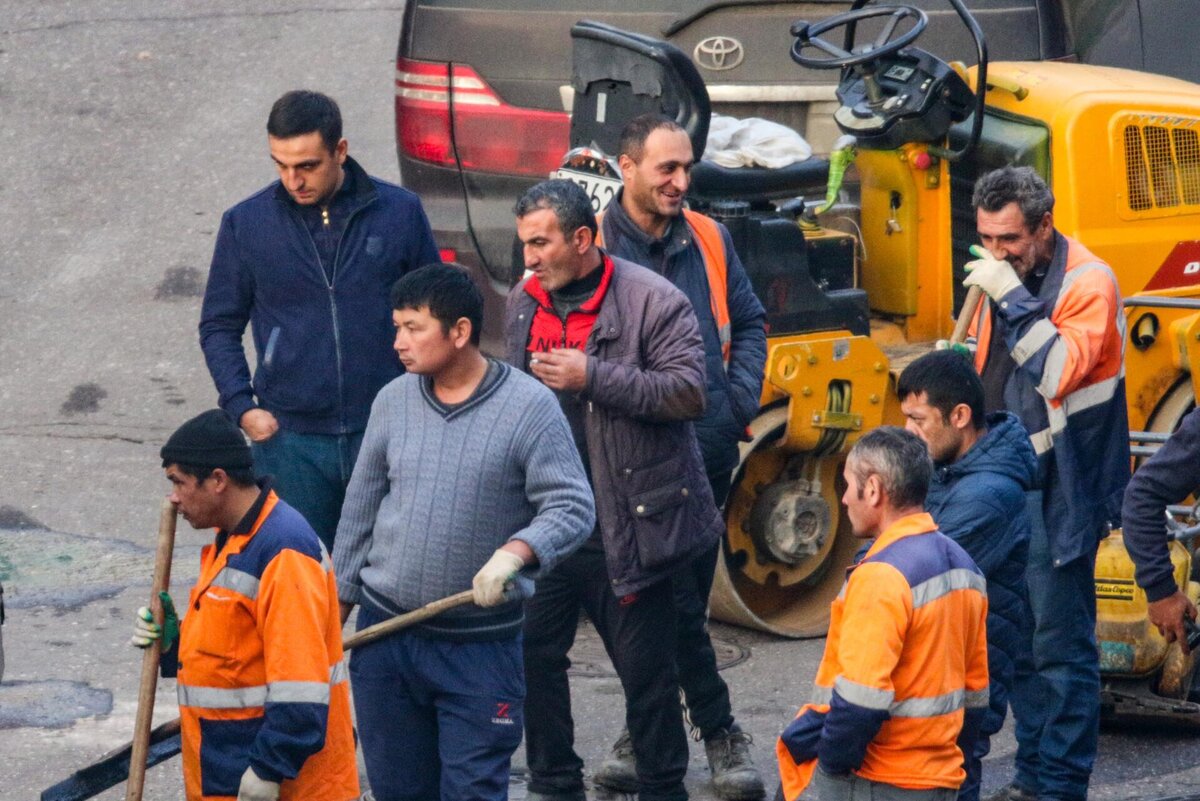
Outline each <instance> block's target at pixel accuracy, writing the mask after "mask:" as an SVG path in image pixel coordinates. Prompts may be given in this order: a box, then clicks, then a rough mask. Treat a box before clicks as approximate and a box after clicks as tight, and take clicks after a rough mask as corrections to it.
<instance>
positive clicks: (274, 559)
mask: <svg viewBox="0 0 1200 801" xmlns="http://www.w3.org/2000/svg"><path fill="white" fill-rule="evenodd" d="M257 505H260V506H261V510H260V511H259V512H258V515H257V518H256V519H255V521H254V524H253V525H252V526H251V527H250V528H249V531H245V532H233V533H231V534H230V535H229V537H228V539H227V541H226V542H225V545H224V547H223V548H222V549H221V551H220V552H219V553H217V551H216V546H215V545H208V546H206V547H205V548H204V550H203V551H202V552H201V569H200V579H199V581H197V582H196V586H195V587H194V588H193V589H192V592H191V596H190V598H189V600H188V609H187V613H186V615H185V616H184V619H183V622H182V625H181V628H180V641H179V671H178V675H177V681H178V693H179V707H180V710H179V711H180V719H181V724H182V734H183V774H184V784H185V787H186V792H187V797H188V801H217V800H218V799H233V798H235V797H236V796H237V792H238V785H239V783H240V781H241V777H242V774H243V773H245V771H246V767H247V766H252V767H253V768H254V771H255V773H257V774H258V775H259V776H260V777H261V778H263V779H267V780H269V781H279V782H281V783H282V784H281V788H280V799H282V801H300V800H301V799H303V801H351V799H356V798H358V795H359V787H358V768H357V765H356V763H355V756H354V734H353V730H352V727H351V726H352V724H351V718H350V692H349V684H348V680H347V670H346V665H345V662H344V661H343V659H342V638H341V628H342V627H341V621H340V618H339V612H338V601H337V588H336V584H335V583H334V577H333V568H332V565H331V563H330V561H329V558H328V556H326V555H325V553H324V550H323V548H322V546H321V544H320V541H319V540H318V539H317V536H316V534H315V533H314V532H313V530H312V527H311V526H309V525H308V523H307V522H306V521H305V520H304V518H303V517H301V516H300V513H299V512H297V511H296V510H295V509H293V508H292V507H290V506H288V505H287V504H286V503H283V502H282V501H280V500H279V499H278V497H277V496H276V495H275V493H274V492H272V491H267V492H265V493H264V496H262V497H261V498H260V500H259V503H258V504H257ZM252 511H253V510H252Z"/></svg>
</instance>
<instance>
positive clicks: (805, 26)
mask: <svg viewBox="0 0 1200 801" xmlns="http://www.w3.org/2000/svg"><path fill="white" fill-rule="evenodd" d="M876 17H888V21H887V22H886V23H885V24H884V26H883V30H882V31H880V32H879V35H878V36H876V37H875V41H874V42H872V43H871V44H869V45H864V46H863V47H855V48H852V49H851V50H846V49H844V48H842V47H838V46H837V45H833V44H830V43H829V42H828V41H826V40H825V39H822V38H821V34H824V33H828V32H829V31H832V30H834V29H837V28H849V30H848V31H847V34H848V35H851V36H852V35H853V32H854V26H856V25H857V24H858V23H859V22H862V21H863V20H867V19H875V18H876ZM909 17H911V18H912V19H913V20H915V22H914V23H913V26H912V28H911V29H910V30H908V31H905V32H904V33H902V34H900V35H899V36H897V37H896V38H894V39H893V38H892V35H893V34H894V33H895V32H896V26H897V25H899V24H900V22H901V21H903V20H905V19H907V18H909ZM927 25H929V17H928V16H927V15H926V14H925V12H924V11H922V10H921V9H919V8H916V7H915V6H901V5H896V6H871V7H869V8H860V9H858V10H857V11H848V12H846V13H845V14H836V15H834V16H832V17H829V18H828V19H824V20H821V21H820V22H814V23H808V22H805V21H803V20H801V21H798V22H795V23H793V24H792V36H795V37H796V41H795V42H793V43H792V60H793V61H795V62H796V63H797V64H799V65H800V66H802V67H808V68H810V69H838V68H841V67H854V66H857V65H859V64H866V63H868V62H872V61H879V60H880V59H882V58H883V57H884V56H890V55H891V54H893V53H895V52H896V51H898V50H900V49H901V48H903V47H906V46H908V45H910V44H912V43H913V41H915V40H916V38H917V37H918V36H920V35H921V33H922V32H923V31H924V30H925V27H926V26H927ZM847 45H849V42H847ZM810 47H812V48H816V49H818V50H822V51H824V52H825V53H828V54H829V56H830V58H813V57H811V56H806V55H804V51H805V49H807V48H810Z"/></svg>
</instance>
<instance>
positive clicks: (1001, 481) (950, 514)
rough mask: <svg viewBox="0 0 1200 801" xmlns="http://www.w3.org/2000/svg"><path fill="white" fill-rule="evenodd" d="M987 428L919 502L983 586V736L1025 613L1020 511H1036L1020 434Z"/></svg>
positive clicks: (1005, 427)
mask: <svg viewBox="0 0 1200 801" xmlns="http://www.w3.org/2000/svg"><path fill="white" fill-rule="evenodd" d="M987 425H988V432H987V433H986V434H984V435H983V437H982V438H980V439H979V440H978V441H977V442H976V443H975V445H974V446H973V447H972V448H971V449H970V450H969V451H967V452H966V454H964V455H963V457H962V458H961V459H959V460H958V461H956V462H952V463H951V464H948V465H938V467H937V470H936V471H935V472H934V476H933V481H932V482H931V483H930V485H929V494H928V495H927V496H926V497H925V511H927V512H929V513H930V514H931V515H933V519H934V520H935V521H936V522H937V525H938V528H939V529H941V531H942V533H943V534H945V535H946V536H947V537H950V538H951V539H952V540H954V541H955V542H957V543H958V544H959V545H961V546H962V548H963V550H964V551H966V552H967V553H968V554H969V555H970V557H971V559H972V560H974V562H975V564H977V565H978V566H979V569H980V570H981V571H983V575H984V577H985V578H986V579H987V596H988V612H987V649H988V675H989V677H990V681H991V684H990V692H989V710H988V714H987V715H985V717H984V721H983V724H982V726H981V731H980V734H981V735H983V736H985V737H986V736H991V735H992V734H995V733H996V732H998V731H999V730H1000V728H1001V726H1002V725H1003V724H1004V713H1005V705H1006V702H1007V698H1008V689H1009V687H1010V686H1011V685H1012V676H1013V667H1014V665H1015V664H1016V658H1017V651H1018V649H1019V648H1020V646H1021V637H1020V627H1021V619H1022V616H1023V614H1024V609H1025V606H1026V600H1025V565H1026V563H1027V561H1028V553H1029V534H1030V525H1031V521H1030V517H1029V513H1028V512H1027V511H1026V510H1027V508H1029V507H1027V504H1032V508H1033V509H1040V508H1041V493H1039V492H1037V491H1036V490H1037V456H1036V454H1035V453H1034V451H1033V445H1032V444H1030V442H1029V434H1028V433H1026V431H1025V427H1024V426H1023V425H1021V421H1020V420H1019V419H1018V418H1017V416H1016V415H1015V414H1013V413H1011V412H997V413H995V414H990V415H988V416H987Z"/></svg>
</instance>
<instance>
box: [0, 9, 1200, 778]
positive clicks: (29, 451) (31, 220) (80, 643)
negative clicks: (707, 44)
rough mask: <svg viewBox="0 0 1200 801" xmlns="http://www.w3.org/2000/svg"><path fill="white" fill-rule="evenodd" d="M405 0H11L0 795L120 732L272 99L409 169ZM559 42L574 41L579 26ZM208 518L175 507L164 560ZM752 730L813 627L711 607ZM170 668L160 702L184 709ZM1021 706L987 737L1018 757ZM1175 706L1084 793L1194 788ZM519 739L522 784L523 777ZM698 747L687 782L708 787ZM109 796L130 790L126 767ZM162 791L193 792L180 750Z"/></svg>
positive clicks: (5, 168)
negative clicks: (176, 526) (734, 618)
mask: <svg viewBox="0 0 1200 801" xmlns="http://www.w3.org/2000/svg"><path fill="white" fill-rule="evenodd" d="M400 13H401V5H400V4H399V3H386V2H369V1H368V0H357V1H355V0H329V2H326V3H321V4H318V3H303V2H284V0H273V1H272V2H234V1H233V0H220V1H213V0H193V1H192V2H183V0H155V2H150V0H126V1H122V2H114V1H113V0H94V1H92V0H88V1H87V2H85V1H84V0H58V1H56V2H47V0H6V2H4V3H3V4H2V6H0V165H2V167H0V232H2V233H0V279H2V280H0V580H2V581H3V582H4V585H5V587H6V589H7V592H8V595H7V600H8V610H9V616H8V622H7V623H6V624H5V626H4V629H3V636H4V645H5V651H6V656H7V670H6V672H5V674H4V681H3V684H0V800H2V801H10V800H11V801H18V800H20V801H25V800H26V799H34V798H37V797H38V795H39V794H40V792H41V790H42V789H44V788H45V787H47V786H49V785H51V784H53V783H54V782H56V781H58V780H59V779H62V778H64V777H65V776H66V775H68V774H69V773H71V772H72V771H73V770H74V769H76V768H77V767H80V766H82V765H85V764H88V763H90V762H92V761H94V760H96V759H97V758H99V757H100V756H102V755H103V754H104V753H105V752H106V751H108V750H109V749H111V748H113V747H115V746H117V745H119V744H121V743H123V742H125V741H127V740H128V739H129V737H130V735H131V733H132V730H133V715H134V709H135V706H136V697H137V677H138V672H139V664H140V658H139V657H140V655H139V654H137V653H135V652H134V651H133V650H132V649H130V648H129V647H128V646H127V645H126V642H127V639H128V629H129V620H130V618H131V616H132V613H133V611H134V610H135V609H136V608H137V607H138V606H141V605H142V604H144V603H146V601H147V598H148V588H149V584H150V577H151V573H152V569H153V550H154V538H155V532H156V528H157V514H158V511H157V510H158V504H159V498H160V496H161V495H162V494H164V493H165V492H166V489H167V488H166V483H165V481H164V480H163V478H162V474H161V470H160V468H159V463H158V459H157V452H158V448H159V446H160V445H161V443H162V441H163V439H164V438H165V437H166V435H167V434H169V433H170V431H172V430H173V429H174V428H175V427H176V426H177V425H178V424H179V423H181V422H182V421H183V420H185V419H187V418H189V417H191V416H192V415H195V414H198V413H199V412H201V411H203V410H205V409H207V408H209V407H211V406H212V405H213V404H214V403H215V400H216V396H215V392H214V390H213V388H212V386H211V384H210V382H209V378H208V375H207V372H206V371H205V369H204V365H203V361H202V359H201V355H200V350H199V348H198V346H197V339H196V320H197V317H198V314H199V299H200V294H201V292H202V290H203V285H204V280H205V275H206V271H207V267H208V262H209V258H210V255H211V250H212V245H213V240H214V235H215V229H216V227H217V224H218V221H219V215H220V214H221V212H222V210H224V209H225V208H226V207H228V206H229V205H231V204H232V203H234V202H236V201H237V200H239V199H240V198H243V197H245V196H246V195H248V194H250V193H251V192H252V191H254V190H256V189H258V188H259V187H260V186H262V185H263V184H265V183H266V182H268V181H270V180H272V179H273V170H272V167H271V163H270V160H269V158H268V155H267V149H266V140H265V135H264V134H265V131H264V125H265V120H266V114H267V110H268V108H269V106H270V104H271V102H272V101H273V100H274V99H275V98H276V97H277V96H279V95H280V94H282V93H283V92H284V91H287V90H289V89H293V88H297V87H309V88H314V89H319V90H322V91H325V92H328V93H330V94H332V95H333V96H334V97H336V98H337V99H338V100H339V101H340V103H341V105H342V110H343V114H344V116H345V123H346V126H345V127H346V133H347V137H348V138H349V141H350V151H351V153H352V154H353V155H354V156H355V157H356V158H358V159H359V160H360V161H361V162H362V163H363V164H364V165H365V166H366V167H367V169H368V170H369V171H371V172H373V173H374V174H376V175H379V176H381V177H383V178H388V179H392V180H396V179H398V178H399V176H398V174H397V167H396V158H395V151H394V143H393V128H392V126H393V119H392V76H393V69H394V66H393V57H394V53H395V46H396V33H397V31H398V27H399V20H400ZM563 46H564V47H566V46H567V43H566V42H564V43H563ZM208 538H209V535H208V534H206V533H203V532H194V531H192V530H190V529H189V528H188V527H187V526H186V524H184V523H182V521H181V528H180V531H179V536H178V540H177V542H178V545H177V549H176V559H175V564H174V586H175V587H176V591H177V592H181V591H182V589H183V588H184V587H186V586H187V585H188V584H189V583H190V581H191V580H192V579H193V578H194V577H195V576H196V573H197V558H198V553H199V547H200V545H202V544H203V543H204V542H206V541H207V540H208ZM714 633H715V635H716V637H717V640H718V645H719V650H720V653H721V658H722V661H723V663H724V664H726V665H727V667H726V669H725V673H724V675H725V676H726V678H727V680H728V682H729V683H730V685H731V686H732V688H733V694H734V700H735V708H736V712H737V714H738V717H739V720H740V722H741V725H742V726H743V727H744V728H746V729H747V730H748V731H750V732H751V733H752V734H753V735H754V738H755V742H754V754H755V757H756V759H757V761H758V763H759V765H760V766H762V767H763V769H764V773H766V774H767V775H768V777H771V781H772V785H773V782H774V779H773V775H774V774H773V747H774V746H773V743H774V738H775V735H776V734H777V733H778V731H779V730H780V728H781V727H782V726H783V725H784V724H785V723H786V722H787V721H788V720H789V719H790V717H791V716H792V715H793V714H794V712H795V709H796V707H797V706H798V704H799V703H801V702H802V701H803V700H804V698H805V697H806V696H807V687H808V685H809V683H810V682H811V680H812V676H813V674H814V672H815V670H816V664H817V661H818V660H819V658H820V650H821V647H822V643H821V641H810V642H787V641H781V640H777V639H774V638H770V637H767V636H764V635H760V634H756V633H753V632H747V631H742V630H738V629H732V628H729V627H724V626H719V625H717V626H714ZM575 657H576V667H575V668H574V671H575V680H574V682H573V683H574V692H575V718H576V722H577V730H578V747H579V750H580V753H581V754H582V755H583V756H584V758H585V759H586V760H587V761H588V763H589V765H590V766H593V767H594V766H596V765H598V764H599V761H600V760H601V759H602V758H603V755H604V753H605V751H606V749H607V747H608V744H609V743H610V742H611V740H612V739H613V738H614V737H615V735H616V733H617V731H618V729H619V727H620V718H621V707H622V704H621V701H620V686H619V684H618V683H617V681H616V680H615V678H613V676H612V674H611V668H610V667H608V664H607V660H606V659H605V657H604V656H603V653H602V651H601V650H600V649H599V647H598V644H597V641H596V639H595V637H594V635H592V634H590V633H589V632H588V631H587V629H586V628H585V629H584V630H583V632H582V634H581V637H580V644H579V646H578V648H577V651H576V654H575ZM173 704H174V688H173V684H172V683H171V682H163V683H162V685H161V687H160V690H159V694H158V706H157V711H156V715H155V720H156V721H157V722H162V721H165V720H167V719H170V718H172V717H175V715H176V710H175V709H174V706H173ZM1012 752H1013V741H1012V738H1011V735H1010V734H1009V733H1008V730H1006V732H1005V733H1004V734H1003V735H1002V736H1001V737H1000V738H998V739H997V741H996V743H995V747H994V750H993V754H992V756H991V757H989V759H988V761H987V763H986V766H987V767H986V776H985V787H986V788H988V789H990V788H993V787H996V786H998V785H1000V784H1002V783H1003V782H1005V781H1006V780H1007V778H1008V776H1009V773H1010V770H1011V759H1012ZM1198 753H1200V750H1198V749H1197V743H1195V742H1194V740H1193V736H1192V735H1189V734H1186V733H1182V734H1181V733H1179V732H1163V731H1157V732H1156V731H1154V730H1152V729H1150V730H1148V729H1130V728H1123V729H1122V730H1120V731H1116V732H1111V733H1106V734H1105V735H1104V736H1103V738H1102V742H1101V755H1100V760H1099V764H1098V766H1097V770H1096V776H1095V781H1094V784H1093V791H1092V798H1095V799H1126V798H1154V797H1162V796H1171V795H1184V794H1187V793H1189V792H1190V791H1191V789H1192V787H1193V785H1195V784H1196V783H1197V780H1198V779H1200V770H1196V769H1195V768H1193V765H1195V764H1196V762H1197V761H1198V757H1197V754H1198ZM522 765H523V756H522V755H521V754H520V753H518V756H517V759H516V763H515V771H514V780H513V797H514V798H521V797H523V796H524V792H523V786H522V782H521V775H522V770H523V768H522ZM705 778H706V768H705V761H704V755H703V749H702V748H701V747H700V746H699V745H695V746H693V749H692V762H691V768H690V771H689V775H688V786H689V788H690V789H691V790H692V793H693V796H694V797H695V798H701V799H707V798H712V794H711V789H710V788H709V787H708V785H707V784H706V781H705ZM100 797H101V798H106V799H117V798H123V797H124V795H123V792H122V791H120V790H112V791H109V792H108V793H106V794H105V795H103V796H100ZM146 797H147V798H148V799H156V800H161V801H169V800H170V799H179V798H182V797H183V794H182V789H181V781H180V778H179V765H178V761H177V760H174V761H171V762H169V763H167V764H165V765H163V766H160V767H157V768H154V769H152V770H151V771H150V773H149V776H148V781H147V792H146Z"/></svg>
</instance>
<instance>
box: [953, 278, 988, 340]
mask: <svg viewBox="0 0 1200 801" xmlns="http://www.w3.org/2000/svg"><path fill="white" fill-rule="evenodd" d="M981 300H983V290H982V289H980V288H979V287H977V286H971V287H967V297H966V298H965V299H964V300H963V305H962V308H961V309H960V310H959V312H958V320H957V321H956V322H955V323H954V333H953V334H951V335H950V344H951V345H953V344H956V343H959V342H963V341H965V340H966V338H967V329H968V328H969V327H970V326H971V320H973V319H975V313H976V312H977V311H979V301H981Z"/></svg>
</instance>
